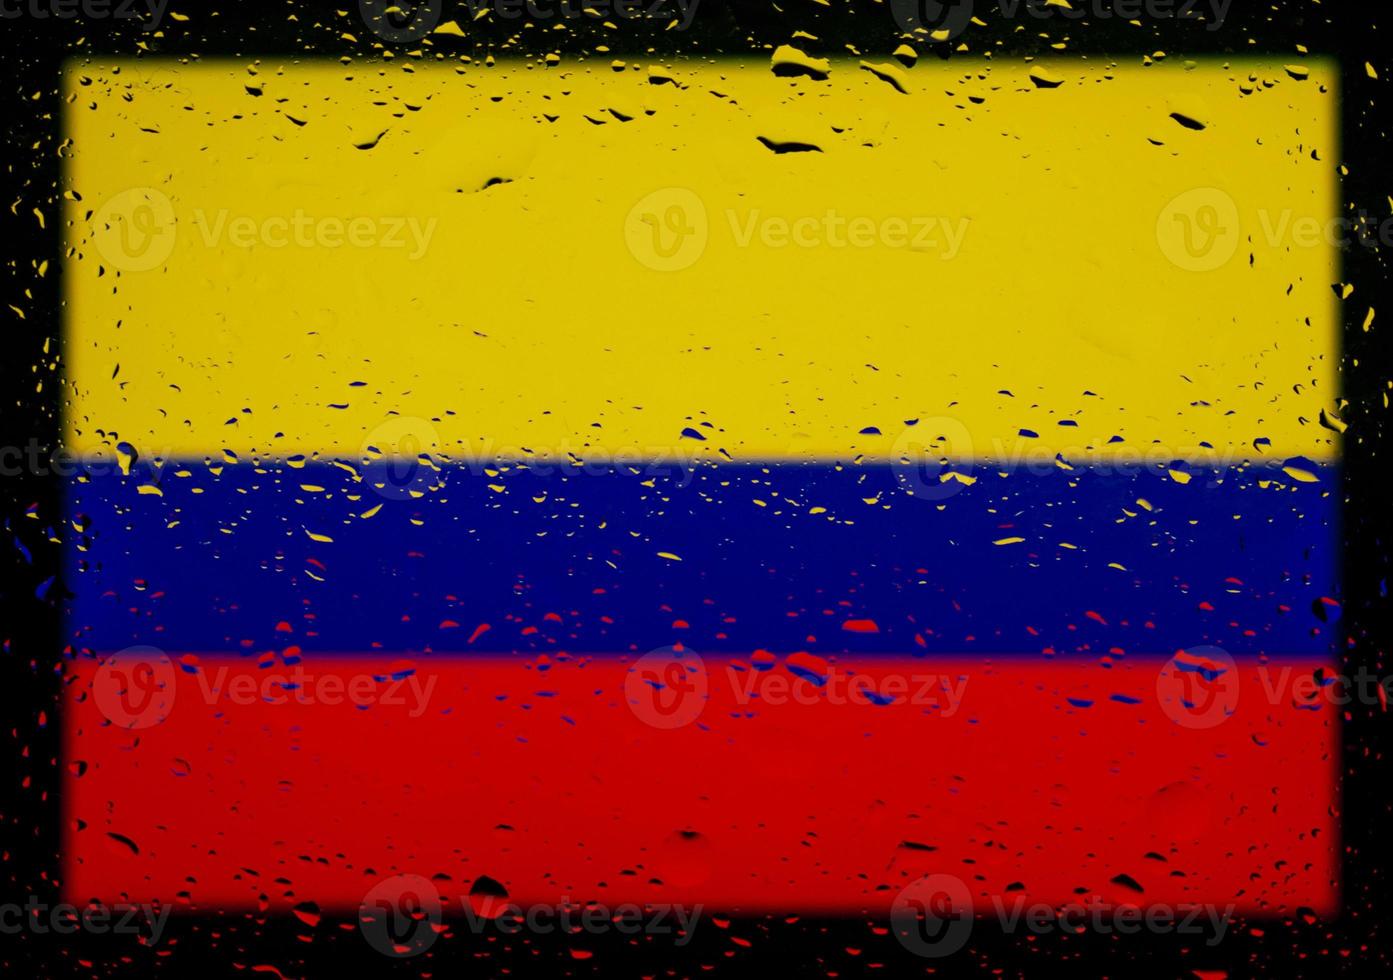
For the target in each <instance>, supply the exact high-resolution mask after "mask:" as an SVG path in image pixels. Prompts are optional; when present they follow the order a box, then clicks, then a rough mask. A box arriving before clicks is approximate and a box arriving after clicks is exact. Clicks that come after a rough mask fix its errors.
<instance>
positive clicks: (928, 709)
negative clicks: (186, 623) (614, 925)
mask: <svg viewBox="0 0 1393 980" xmlns="http://www.w3.org/2000/svg"><path fill="white" fill-rule="evenodd" d="M761 659H762V658H761ZM749 662H750V661H748V660H747V661H733V660H731V659H729V658H714V657H708V658H706V660H705V663H704V674H702V675H701V679H702V680H704V681H705V682H706V683H707V687H708V694H709V697H708V699H707V700H705V701H704V702H702V703H701V704H702V711H701V715H700V717H699V718H698V719H697V720H696V721H695V722H694V723H692V724H688V725H685V726H683V727H676V728H670V729H664V728H658V727H654V726H653V725H650V724H647V723H646V722H645V720H643V718H641V717H640V716H643V717H644V718H648V719H650V720H652V719H656V720H659V722H660V723H665V722H664V721H663V718H662V717H660V716H658V715H655V714H653V711H652V706H651V704H649V705H647V706H645V705H644V704H642V703H640V704H638V705H630V704H629V703H628V700H629V699H628V698H626V694H625V684H626V681H628V683H629V692H630V693H631V694H633V693H635V692H637V694H638V698H639V700H640V701H642V700H643V698H645V697H648V696H649V693H651V691H652V688H651V687H649V686H647V685H644V684H642V683H641V682H640V679H639V678H638V677H637V676H636V675H635V674H633V673H632V672H631V668H632V667H633V663H632V661H621V660H620V659H618V658H588V657H587V658H574V659H567V658H558V659H556V660H554V661H546V660H543V661H540V662H539V661H537V660H522V659H504V658H490V659H477V660H472V659H465V658H448V659H441V658H434V659H430V660H427V661H423V662H421V663H418V664H417V665H416V667H417V673H416V675H415V683H416V685H417V686H416V687H415V688H414V689H413V688H411V687H409V686H407V685H406V684H403V685H401V686H400V687H399V688H398V689H397V690H396V693H397V694H400V695H402V696H403V697H402V703H391V702H392V701H393V700H394V699H392V698H388V697H387V695H388V692H389V688H388V685H386V684H382V683H377V682H374V681H372V680H369V679H367V678H368V676H369V675H370V674H372V673H374V672H376V673H378V674H379V675H380V674H382V673H385V672H388V671H390V670H393V669H395V667H400V665H401V662H400V661H397V662H396V664H395V667H394V665H393V664H391V663H387V662H383V661H380V660H368V659H367V658H347V657H345V658H336V659H334V660H332V661H327V660H323V659H320V660H316V661H314V662H313V663H309V664H305V665H304V670H305V674H306V677H304V678H301V680H302V681H308V683H309V684H311V685H313V687H312V688H306V690H313V691H314V693H313V695H312V696H311V695H306V696H305V701H307V702H310V703H297V702H295V701H291V702H289V703H275V704H273V703H266V702H265V701H262V700H259V699H258V695H257V694H253V695H252V696H251V697H250V698H247V697H244V696H241V695H238V696H237V697H235V698H234V697H233V696H232V695H231V693H230V692H231V691H232V685H233V683H234V681H233V678H236V677H242V678H244V680H243V681H239V682H236V683H244V684H251V685H253V686H258V685H267V684H269V683H270V682H269V680H268V679H270V678H273V677H276V676H280V677H283V678H284V677H288V676H289V675H290V670H289V669H288V668H286V667H285V666H283V665H282V664H279V663H277V664H276V665H275V666H273V667H270V668H268V669H259V668H258V667H257V665H256V664H255V662H251V661H246V660H241V661H235V662H223V663H217V662H211V661H207V660H204V661H203V662H202V663H201V664H200V665H199V670H200V672H201V673H200V675H198V676H193V675H189V674H184V673H179V674H178V679H177V682H174V686H173V692H174V699H173V701H172V703H171V704H169V709H170V710H169V712H168V716H167V717H165V718H164V720H163V721H162V722H160V723H158V724H155V725H153V726H152V727H147V728H143V729H140V730H135V731H127V730H121V729H119V728H117V727H115V726H113V725H112V724H110V723H109V722H108V721H107V720H106V718H105V717H104V716H103V708H102V706H101V705H100V704H99V703H98V702H99V701H105V702H107V703H108V704H107V711H108V713H111V711H112V710H118V711H119V709H112V708H111V707H110V702H111V698H112V696H113V691H112V685H113V683H114V682H113V681H112V677H113V676H117V675H116V674H113V672H112V671H111V670H110V669H107V670H105V671H102V670H98V669H97V668H96V665H95V664H93V663H91V662H86V663H83V664H80V665H77V666H75V667H74V669H73V672H72V678H71V680H72V683H71V685H70V690H71V691H72V693H73V697H72V699H71V702H70V703H69V705H68V707H67V709H66V711H65V716H64V724H65V732H66V736H67V739H68V744H67V750H66V751H67V759H68V761H69V765H70V775H69V777H68V780H67V785H66V806H67V811H68V816H69V839H68V842H67V847H66V855H67V868H66V875H67V881H66V891H67V894H68V896H69V897H70V898H71V899H74V900H79V901H81V900H86V899H89V898H97V899H101V900H104V901H108V902H115V901H118V900H125V901H147V900H151V899H156V898H158V899H161V900H164V901H174V902H177V901H180V900H181V899H180V896H184V899H183V900H185V901H190V902H192V904H194V905H196V906H198V907H201V908H226V909H245V908H250V907H253V906H255V905H256V904H257V902H258V901H260V900H263V896H264V900H265V901H269V903H270V904H271V906H272V907H277V906H286V905H293V904H295V903H297V902H302V901H306V900H313V901H316V902H318V903H319V904H320V905H321V906H322V907H324V908H325V909H326V910H327V909H333V908H345V909H346V908H350V907H356V905H357V904H358V902H359V900H360V899H361V898H362V896H363V894H364V893H365V892H366V891H367V890H368V889H369V888H370V887H371V886H372V885H373V884H374V883H375V882H377V881H379V880H380V879H381V878H382V877H384V876H387V875H391V874H394V873H397V872H412V873H417V874H422V875H425V876H427V877H430V876H435V875H439V874H443V875H448V876H449V877H448V880H446V879H441V880H440V882H439V884H440V886H441V890H442V892H443V893H444V894H445V895H446V896H455V895H458V894H460V893H461V892H464V891H467V890H468V887H469V884H470V882H472V881H473V880H474V879H475V878H476V877H478V876H480V875H488V876H490V877H492V878H494V879H497V880H499V881H501V882H502V883H503V884H504V885H505V886H506V887H507V889H508V891H509V893H510V895H511V896H512V897H513V898H514V899H516V900H518V901H520V902H556V901H559V900H562V899H570V900H575V901H585V900H592V899H593V900H597V901H609V902H616V903H617V902H621V901H623V902H631V901H637V902H644V901H666V902H687V903H690V904H695V903H701V904H703V905H705V906H706V907H707V908H715V909H726V910H732V911H738V910H745V911H757V910H777V911H780V912H789V911H803V912H845V913H851V912H856V911H859V910H863V909H864V910H872V911H875V910H885V909H888V907H889V905H890V902H891V901H892V899H893V898H894V895H895V894H896V892H897V891H898V890H899V889H900V888H901V887H903V886H904V885H905V884H907V883H908V882H910V881H912V880H913V879H915V878H916V877H917V876H919V875H922V874H924V873H926V872H946V873H950V874H954V875H957V876H959V877H961V878H963V879H964V880H965V881H968V882H969V884H970V885H971V887H972V888H973V890H974V892H978V893H980V894H981V895H991V894H1001V893H1003V892H1004V891H1005V889H1007V887H1008V886H1011V885H1013V884H1015V883H1020V884H1021V885H1023V886H1024V892H1023V893H1022V894H1023V897H1025V898H1028V899H1030V900H1032V901H1043V902H1049V903H1053V904H1060V903H1063V902H1067V901H1071V900H1077V899H1079V898H1080V893H1078V892H1076V889H1087V890H1089V892H1090V893H1093V894H1101V895H1102V896H1104V897H1105V898H1106V899H1108V900H1117V901H1124V900H1125V901H1134V902H1139V901H1150V902H1156V903H1160V902H1166V903H1172V904H1179V903H1185V902H1196V903H1202V902H1216V903H1219V904H1221V905H1226V904H1228V903H1230V902H1232V903H1235V904H1236V905H1237V907H1238V910H1239V911H1240V912H1248V913H1252V912H1270V913H1277V912H1282V911H1286V910H1291V909H1292V908H1294V907H1296V906H1298V905H1306V906H1311V907H1313V908H1315V909H1316V910H1317V911H1321V912H1323V913H1328V912H1329V911H1330V910H1331V909H1332V908H1333V906H1334V903H1335V886H1334V878H1335V875H1336V868H1337V857H1338V854H1337V849H1338V841H1337V839H1336V829H1335V820H1334V817H1333V816H1332V814H1333V812H1334V809H1335V803H1336V801H1335V778H1336V774H1337V764H1338V755H1337V753H1338V737H1337V736H1338V724H1339V721H1338V716H1337V711H1336V709H1335V708H1334V707H1332V706H1331V705H1330V704H1329V703H1328V702H1326V701H1318V702H1316V704H1318V705H1319V708H1318V710H1309V709H1303V708H1302V707H1301V706H1300V704H1299V702H1300V698H1299V697H1298V698H1296V699H1295V700H1296V701H1297V702H1298V703H1293V697H1292V695H1291V694H1290V691H1289V689H1287V688H1283V687H1281V686H1280V685H1282V684H1285V683H1287V682H1288V681H1290V680H1292V679H1293V678H1295V677H1299V676H1300V675H1301V674H1302V673H1308V672H1309V670H1306V671H1303V670H1302V669H1301V668H1300V667H1293V668H1291V670H1290V676H1286V675H1283V674H1281V673H1280V671H1281V668H1272V669H1271V671H1270V673H1269V674H1268V675H1267V676H1266V678H1262V677H1259V675H1258V671H1257V668H1256V667H1255V666H1253V665H1251V664H1245V665H1244V666H1243V667H1241V668H1240V669H1239V670H1238V675H1239V678H1240V682H1241V683H1240V686H1239V691H1240V695H1241V697H1240V700H1239V702H1238V704H1237V706H1236V708H1235V709H1234V711H1233V714H1232V716H1231V717H1228V718H1227V720H1225V721H1223V722H1222V723H1221V724H1218V725H1216V726H1214V727H1211V728H1199V727H1189V726H1186V725H1182V724H1177V723H1176V722H1175V721H1173V720H1172V718H1171V717H1169V716H1168V715H1167V713H1166V710H1165V705H1164V704H1163V701H1165V700H1166V699H1167V697H1168V696H1169V695H1168V694H1167V691H1168V690H1169V689H1168V688H1166V687H1165V685H1166V684H1167V683H1170V682H1169V681H1166V680H1163V681H1162V688H1161V693H1162V697H1158V694H1157V690H1158V688H1157V677H1158V670H1159V669H1160V668H1161V666H1162V665H1163V664H1164V660H1162V659H1141V660H1138V659H1136V658H1128V659H1127V660H1126V661H1125V662H1121V663H1118V664H1115V665H1113V666H1112V667H1111V668H1108V667H1105V666H1103V665H1101V664H1099V663H1098V662H1079V661H1071V662H1050V661H1045V662H1041V661H1038V660H1031V661H1030V662H1028V663H1026V662H1021V661H1017V660H1011V659H1003V660H998V661H996V662H994V663H992V662H988V663H984V662H982V661H981V660H980V659H979V660H966V659H963V660H952V661H949V660H943V659H937V658H935V659H913V658H908V657H906V658H900V659H893V658H888V659H878V660H875V661H861V660H857V661H853V662H847V663H845V664H843V665H841V666H839V667H836V668H834V673H835V672H836V671H840V672H841V673H840V674H839V675H836V677H837V679H836V680H835V682H834V683H836V684H838V685H840V686H841V687H842V689H843V693H842V694H840V695H837V694H832V695H829V691H831V690H833V689H832V688H830V687H824V688H822V689H818V688H816V687H813V686H811V685H810V684H808V683H807V682H802V681H799V680H798V679H797V678H798V677H799V676H800V674H807V673H809V672H813V673H816V672H817V671H819V670H821V669H822V666H821V665H820V664H819V663H818V662H817V661H816V659H815V658H807V659H806V660H804V661H798V660H795V661H794V662H793V663H792V664H789V665H782V664H781V665H780V666H777V667H775V668H774V669H772V670H769V671H767V672H764V673H759V674H751V673H749V672H748V671H745V670H742V669H739V668H740V665H742V664H745V663H749ZM756 662H759V660H758V659H757V660H756ZM118 665H119V658H118ZM126 666H129V663H127V665H126ZM650 666H651V665H650ZM658 666H659V668H661V667H662V666H663V665H661V664H660V665H658ZM789 667H793V668H794V671H793V672H790V670H789ZM1308 667H1309V665H1308ZM220 668H227V672H226V673H225V675H223V677H222V685H223V691H222V693H221V694H219V695H216V696H212V697H209V696H207V695H205V693H204V690H203V684H207V683H210V682H212V681H214V680H216V679H217V677H218V672H219V670H220ZM853 672H854V673H856V674H859V675H862V676H864V677H865V678H868V679H869V680H868V681H867V682H866V683H863V684H862V685H860V686H858V687H856V688H854V690H855V691H856V692H861V693H860V694H858V695H848V694H847V691H848V690H851V689H850V688H848V686H847V685H845V684H844V683H843V682H844V680H845V678H846V677H848V676H850V675H851V673H853ZM156 675H157V676H158V671H157V672H156ZM930 675H933V676H937V677H939V678H940V680H939V681H938V682H937V683H938V685H939V686H938V688H937V691H938V692H939V693H938V694H937V695H936V696H933V697H931V695H933V694H934V691H935V688H934V687H933V685H932V684H930V685H929V686H928V687H925V686H924V685H925V684H926V683H928V682H927V681H926V678H927V677H929V676H930ZM169 676H174V675H173V673H171V674H170V675H169ZM654 676H656V677H657V678H658V679H659V680H661V679H662V678H663V677H664V676H667V677H668V679H669V680H671V679H673V678H674V677H675V676H680V675H671V674H669V675H664V674H663V671H662V670H661V669H659V670H658V672H657V673H656V674H655V675H654ZM688 676H693V675H688ZM751 677H754V679H755V681H756V682H757V683H758V684H759V685H761V686H762V687H763V689H764V691H765V693H766V694H772V693H775V692H773V691H772V689H770V688H768V687H767V685H769V684H771V683H774V684H791V685H792V686H791V687H790V688H789V691H788V694H787V696H786V698H785V700H784V702H783V703H780V704H775V703H771V702H770V700H769V699H767V698H766V699H764V700H758V699H756V700H753V701H750V702H749V703H742V700H741V693H740V692H741V690H742V688H743V685H744V684H745V683H746V682H747V681H748V680H749V679H750V678H751ZM896 677H897V678H900V680H899V681H898V682H895V681H892V678H896ZM776 678H778V679H779V680H776ZM942 678H947V679H948V680H949V681H950V689H951V688H952V687H955V686H956V685H959V684H962V683H963V682H964V681H965V686H963V687H962V688H961V693H962V700H961V703H960V704H959V705H958V708H957V710H956V711H951V710H949V709H950V708H951V703H950V701H951V699H950V697H949V696H948V695H947V694H944V693H943V690H944V689H943V687H942ZM200 679H201V681H202V683H200ZM94 681H95V683H94ZM143 682H144V680H143V679H142V678H137V680H136V681H135V683H136V684H137V685H138V684H141V683H143ZM431 683H433V684H434V687H433V688H431V689H430V690H431V694H430V697H429V698H428V699H427V700H426V701H425V703H424V705H422V703H421V702H420V701H419V700H418V699H416V698H415V697H414V696H413V695H412V693H411V692H412V691H413V690H415V691H423V690H425V689H426V686H427V685H428V684H431ZM892 683H900V684H901V687H900V688H899V689H893V688H891V687H889V686H888V685H891V684H892ZM336 684H337V685H340V686H341V687H342V688H343V689H345V690H348V691H353V690H355V688H354V687H353V685H354V684H357V685H358V686H357V688H356V690H357V695H358V700H360V701H366V702H374V703H371V705H370V706H369V707H367V708H366V709H360V708H358V707H355V706H354V705H353V704H350V703H347V701H341V703H333V702H334V700H335V697H334V691H335V690H338V689H339V688H336V687H334V686H333V685H336ZM866 684H869V685H870V686H871V687H872V688H874V689H875V690H877V691H879V692H881V693H890V694H894V693H897V690H898V693H899V694H900V699H899V700H898V701H896V702H895V703H893V704H890V705H886V706H879V705H876V704H873V703H868V701H869V699H867V698H866V697H864V696H862V695H863V693H864V691H865V690H866ZM326 685H327V686H326ZM1274 685H1275V686H1278V690H1277V694H1276V695H1275V696H1273V695H1269V694H1268V688H1271V687H1273V686H1274ZM276 690H278V689H276V688H274V687H270V686H265V687H262V691H263V692H265V691H271V692H273V693H274V692H275V691H276ZM139 693H140V692H139V691H138V690H133V691H132V694H131V696H132V697H135V696H136V695H138V694H139ZM94 695H97V696H94ZM1114 695H1121V696H1123V697H1126V698H1132V699H1136V700H1138V701H1139V703H1136V704H1130V703H1123V702H1120V701H1117V700H1112V699H1111V698H1112V697H1113V696H1114ZM161 696H162V697H167V695H161ZM1070 699H1074V701H1073V703H1071V701H1070ZM137 700H138V699H137ZM157 700H158V699H157ZM833 702H846V703H833ZM131 703H132V704H134V703H135V702H134V701H133V702H131ZM1085 704H1087V706H1084V705H1085ZM413 715H416V717H412V716H413ZM147 720H149V716H147ZM689 832H695V834H693V833H689ZM1148 855H1153V856H1150V857H1148ZM1119 875H1127V876H1130V878H1132V879H1135V880H1136V881H1137V882H1139V883H1140V884H1141V886H1142V887H1143V888H1144V889H1145V892H1144V898H1143V897H1140V896H1138V895H1137V893H1136V892H1135V891H1132V890H1128V889H1125V888H1122V887H1121V886H1119V885H1115V884H1112V883H1111V882H1112V879H1114V878H1115V877H1117V876H1119ZM1013 894H1014V893H1013Z"/></svg>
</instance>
